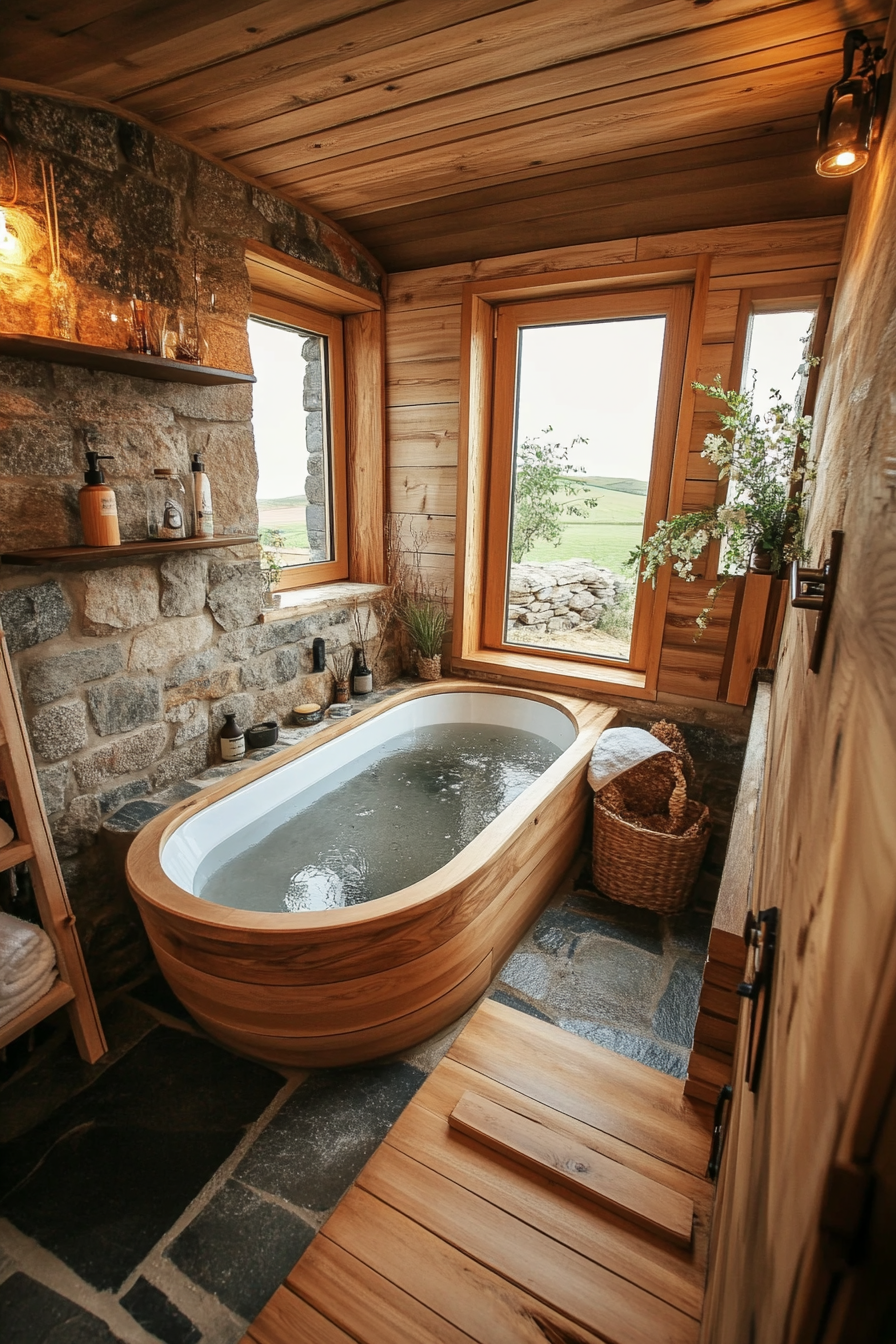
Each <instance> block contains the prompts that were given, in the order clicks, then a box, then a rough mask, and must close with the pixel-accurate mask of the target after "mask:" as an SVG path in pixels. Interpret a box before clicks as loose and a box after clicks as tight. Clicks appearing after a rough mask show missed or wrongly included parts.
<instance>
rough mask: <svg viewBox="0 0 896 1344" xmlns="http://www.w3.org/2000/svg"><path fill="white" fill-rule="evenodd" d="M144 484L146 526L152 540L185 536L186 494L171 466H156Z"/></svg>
mask: <svg viewBox="0 0 896 1344" xmlns="http://www.w3.org/2000/svg"><path fill="white" fill-rule="evenodd" d="M152 476H153V478H152V480H151V481H150V482H149V484H148V486H147V488H146V527H147V532H148V535H149V536H150V537H151V538H152V539H153V540H154V541H176V540H178V539H181V538H183V537H186V536H187V495H186V491H185V490H184V487H183V482H182V481H181V480H179V479H178V477H177V476H175V474H174V472H173V471H172V470H171V468H170V467H156V468H155V469H154V471H153V474H152Z"/></svg>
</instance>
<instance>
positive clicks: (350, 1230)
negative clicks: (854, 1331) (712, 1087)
mask: <svg viewBox="0 0 896 1344" xmlns="http://www.w3.org/2000/svg"><path fill="white" fill-rule="evenodd" d="M471 1091H475V1092H476V1093H477V1094H478V1095H479V1096H480V1097H482V1098H484V1099H486V1101H487V1102H488V1103H491V1105H492V1107H493V1108H494V1109H496V1108H497V1107H503V1108H504V1110H505V1113H507V1112H510V1113H512V1114H513V1115H515V1116H517V1117H526V1119H527V1121H528V1122H537V1123H538V1124H539V1125H541V1126H549V1127H550V1129H551V1131H552V1132H553V1133H554V1134H555V1135H557V1136H558V1141H559V1143H560V1146H561V1147H562V1146H563V1144H567V1145H568V1146H569V1148H570V1151H575V1150H576V1149H577V1146H578V1147H581V1146H584V1147H585V1148H587V1149H589V1150H590V1151H591V1152H592V1153H594V1154H601V1155H603V1156H604V1157H607V1158H610V1159H611V1160H612V1161H613V1162H617V1163H622V1164H623V1165H624V1166H626V1167H627V1168H628V1169H629V1171H630V1172H633V1173H637V1175H638V1177H639V1178H640V1179H641V1181H642V1184H643V1187H644V1188H645V1189H646V1188H647V1186H646V1182H645V1181H644V1180H643V1178H647V1180H649V1181H651V1182H659V1184H660V1185H662V1186H664V1187H666V1189H667V1190H668V1191H669V1192H670V1193H674V1199H673V1200H672V1201H671V1203H672V1204H673V1205H674V1204H675V1203H676V1201H678V1202H680V1203H682V1204H683V1203H684V1202H685V1201H692V1202H693V1208H694V1230H693V1242H692V1245H691V1246H690V1247H689V1248H686V1247H684V1246H681V1245H674V1244H672V1242H670V1241H669V1240H668V1239H666V1238H664V1237H662V1236H659V1235H657V1234H656V1233H654V1232H652V1231H650V1230H647V1229H646V1228H644V1227H641V1226H639V1225H638V1224H637V1223H635V1222H633V1221H632V1220H631V1219H629V1218H626V1217H622V1216H620V1215H619V1214H617V1213H615V1212H613V1211H612V1210H611V1209H609V1208H606V1207H604V1206H602V1205H600V1204H598V1203H595V1202H594V1200H593V1199H591V1198H586V1197H584V1196H583V1195H582V1194H580V1193H576V1192H575V1191H573V1190H570V1189H568V1188H566V1187H565V1186H564V1185H563V1184H561V1183H560V1182H558V1181H557V1180H552V1179H550V1172H547V1171H541V1170H538V1171H536V1170H532V1169H531V1168H530V1167H528V1166H527V1165H524V1164H523V1163H521V1162H518V1161H515V1160H514V1158H513V1157H512V1156H510V1155H509V1154H507V1153H504V1152H496V1151H494V1149H493V1148H492V1147H489V1146H486V1145H485V1144H483V1143H480V1142H479V1141H477V1139H475V1138H473V1137H471V1136H470V1135H469V1134H465V1133H460V1132H458V1131H457V1130H455V1129H452V1128H451V1126H450V1125H449V1123H448V1117H449V1115H450V1114H451V1112H452V1110H453V1109H454V1108H455V1107H456V1106H457V1104H458V1102H459V1101H460V1099H461V1097H463V1095H464V1094H465V1093H469V1092H471ZM522 1128H523V1132H525V1126H523V1127H522ZM708 1147H709V1109H708V1107H705V1106H702V1105H701V1104H699V1103H691V1102H689V1101H687V1100H685V1099H684V1097H683V1094H682V1084H681V1082H679V1081H678V1080H676V1079H671V1078H667V1077H665V1076H664V1075H662V1074H658V1073H655V1072H654V1071H652V1070H650V1069H647V1068H645V1067H644V1066H643V1065H640V1064H637V1063H634V1062H633V1061H631V1060H627V1059H623V1058H620V1057H618V1056H615V1055H613V1054H611V1053H610V1052H608V1051H606V1050H603V1049H601V1047H599V1046H595V1045H592V1044H590V1043H589V1042H587V1041H582V1040H580V1039H579V1038H577V1037H574V1036H571V1035H569V1034H567V1033H565V1032H562V1031H560V1030H559V1029H558V1028H556V1027H553V1026H550V1025H547V1024H544V1023H541V1022H538V1021H536V1020H534V1019H532V1018H529V1017H526V1016H524V1015H523V1014H520V1013H518V1012H516V1011H514V1010H513V1009H509V1008H505V1007H503V1006H501V1005H499V1004H495V1003H493V1002H491V1001H487V1002H486V1003H485V1004H483V1005H482V1006H481V1007H480V1008H479V1010H478V1011H477V1013H476V1014H475V1015H474V1017H473V1018H472V1020H471V1021H470V1023H469V1024H468V1026H467V1027H466V1029H465V1030H464V1031H463V1032H462V1033H461V1035H460V1036H459V1037H458V1039H457V1041H455V1043H454V1045H453V1046H452V1048H451V1050H450V1051H449V1053H448V1055H447V1056H446V1057H445V1059H443V1060H442V1062H441V1063H440V1064H439V1065H438V1067H437V1068H436V1070H435V1071H434V1072H433V1074H432V1076H431V1077H430V1078H429V1079H428V1080H427V1082H426V1083H425V1084H424V1085H423V1087H422V1088H421V1089H420V1091H419V1092H418V1094H417V1096H416V1098H415V1099H414V1101H412V1102H411V1104H410V1105H409V1106H408V1107H407V1109H406V1110H405V1111H404V1113H403V1115H402V1116H401V1117H400V1118H399V1120H398V1121H397V1122H396V1124H395V1125H394V1126H393V1128H392V1129H391V1130H390V1132H389V1134H388V1135H387V1138H386V1141H385V1142H384V1143H383V1144H382V1145H381V1146H380V1148H379V1149H378V1151H377V1152H376V1153H375V1154H374V1156H373V1157H372V1158H371V1160H370V1161H369V1162H368V1163H367V1166H366V1167H365V1168H364V1170H363V1171H362V1172H361V1174H360V1176H359V1177H358V1180H357V1181H356V1183H355V1185H354V1186H353V1187H352V1189H351V1190H350V1191H349V1192H348V1194H347V1195H346V1196H345V1197H344V1199H343V1200H342V1202H341V1203H340V1204H339V1206H338V1208H337V1209H336V1211H335V1212H334V1213H333V1214H332V1215H331V1217H330V1218H329V1219H328V1221H327V1223H326V1224H325V1226H324V1228H323V1229H322V1231H321V1233H320V1235H319V1236H318V1237H317V1238H316V1239H315V1241H314V1242H313V1243H312V1245H311V1246H310V1247H309V1249H308V1250H307V1251H306V1252H305V1254H304V1255H303V1257H302V1259H301V1260H300V1261H299V1262H298V1264H297V1265H296V1266H295V1268H294V1269H293V1270H292V1272H291V1273H290V1275H289V1276H288V1278H287V1281H286V1284H285V1285H284V1286H283V1287H282V1288H280V1289H279V1290H278V1292H277V1293H276V1294H275V1295H274V1297H273V1298H272V1299H271V1301H270V1302H269V1303H268V1305H267V1306H266V1307H265V1308H264V1310H263V1311H262V1312H261V1314H260V1315H259V1316H258V1318H257V1319H256V1321H255V1322H254V1323H253V1325H252V1327H251V1329H250V1333H249V1335H248V1336H247V1337H246V1341H245V1344H304V1341H306V1340H308V1341H311V1340H313V1341H314V1342H315V1344H343V1342H344V1341H347V1340H351V1341H354V1342H355V1344H467V1342H468V1341H475V1342H476V1344H545V1341H546V1340H548V1341H556V1344H598V1342H599V1341H603V1344H656V1342H657V1341H659V1340H662V1341H663V1344H696V1341H697V1338H698V1334H699V1320H700V1314H701V1310H702V1297H703V1280H704V1274H705V1266H706V1250H707V1240H708V1223H709V1213H710V1204H711V1186H710V1185H709V1183H708V1182H707V1181H705V1180H704V1179H703V1176H702V1172H703V1170H704V1169H705V1165H706V1159H707V1152H708ZM635 1184H636V1185H637V1182H635Z"/></svg>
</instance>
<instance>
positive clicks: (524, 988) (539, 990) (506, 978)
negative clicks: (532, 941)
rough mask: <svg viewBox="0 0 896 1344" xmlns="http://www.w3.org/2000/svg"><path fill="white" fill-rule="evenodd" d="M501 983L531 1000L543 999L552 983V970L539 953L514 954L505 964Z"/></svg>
mask: <svg viewBox="0 0 896 1344" xmlns="http://www.w3.org/2000/svg"><path fill="white" fill-rule="evenodd" d="M501 982H502V983H503V984H505V985H509V986H510V988H511V989H518V990H519V991H520V993H522V994H525V995H527V996H528V997H529V998H530V999H543V998H544V996H545V995H546V994H547V992H548V986H549V985H550V983H551V968H550V966H549V965H548V962H547V959H546V958H545V957H543V956H540V955H539V954H538V953H537V952H514V954H513V956H512V957H510V958H509V960H508V961H506V962H505V964H504V967H503V969H502V971H501Z"/></svg>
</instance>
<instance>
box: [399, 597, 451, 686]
mask: <svg viewBox="0 0 896 1344" xmlns="http://www.w3.org/2000/svg"><path fill="white" fill-rule="evenodd" d="M396 611H397V614H398V619H399V620H400V621H401V624H402V625H403V626H404V628H405V630H406V631H407V634H408V638H409V640H410V642H411V649H412V657H413V658H414V660H415V661H416V664H417V675H418V676H419V677H420V678H421V680H423V681H438V679H439V677H440V676H441V675H442V645H443V643H444V641H445V636H446V635H447V633H448V626H449V623H450V617H449V615H448V612H447V610H446V609H445V605H444V603H443V602H442V601H441V599H440V598H439V596H438V595H436V594H432V593H429V594H426V593H423V594H410V593H401V594H400V595H399V599H398V602H397V604H396Z"/></svg>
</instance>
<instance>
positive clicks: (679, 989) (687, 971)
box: [653, 957, 703, 1048]
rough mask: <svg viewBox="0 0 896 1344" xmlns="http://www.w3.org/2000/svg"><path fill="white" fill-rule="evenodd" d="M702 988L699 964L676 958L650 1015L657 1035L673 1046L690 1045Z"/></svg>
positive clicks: (701, 972) (683, 958) (701, 968)
mask: <svg viewBox="0 0 896 1344" xmlns="http://www.w3.org/2000/svg"><path fill="white" fill-rule="evenodd" d="M702 988H703V967H702V966H701V965H700V964H699V963H698V962H696V961H690V960H688V959H687V958H685V957H679V959H678V961H676V963H675V965H674V966H673V967H672V974H671V976H670V977H669V983H668V985H667V986H666V989H665V990H664V992H663V997H662V998H661V999H660V1001H659V1003H658V1004H657V1009H656V1012H655V1014H654V1017H653V1029H654V1031H655V1032H656V1034H657V1036H661V1037H662V1038H663V1040H664V1041H671V1042H672V1044H673V1045H684V1046H687V1047H688V1048H690V1046H691V1042H692V1041H693V1039H694V1023H695V1022H696V1020H697V1005H698V1003H699V1001H700V991H701V989H702Z"/></svg>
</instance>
